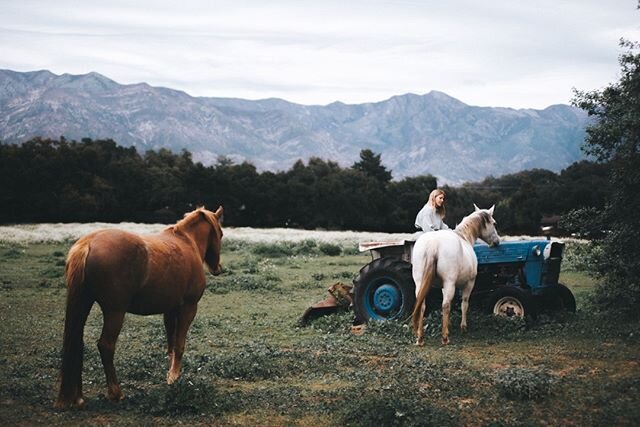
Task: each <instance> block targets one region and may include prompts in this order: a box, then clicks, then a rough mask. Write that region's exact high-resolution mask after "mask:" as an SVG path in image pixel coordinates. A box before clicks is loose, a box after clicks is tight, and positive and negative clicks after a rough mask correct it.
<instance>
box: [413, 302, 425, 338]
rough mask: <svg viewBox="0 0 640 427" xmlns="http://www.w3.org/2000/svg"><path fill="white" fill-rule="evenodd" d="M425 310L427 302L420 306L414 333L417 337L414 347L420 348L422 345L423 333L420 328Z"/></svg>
mask: <svg viewBox="0 0 640 427" xmlns="http://www.w3.org/2000/svg"><path fill="white" fill-rule="evenodd" d="M426 308H427V301H424V302H423V303H422V305H421V306H420V317H419V318H418V330H417V331H416V334H417V335H418V338H417V339H416V345H417V346H420V347H422V346H423V345H424V331H423V330H422V328H423V323H424V312H425V311H426Z"/></svg>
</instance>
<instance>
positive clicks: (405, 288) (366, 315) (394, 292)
mask: <svg viewBox="0 0 640 427" xmlns="http://www.w3.org/2000/svg"><path fill="white" fill-rule="evenodd" d="M353 285H354V288H353V296H354V298H353V305H354V309H355V312H356V323H365V322H368V321H369V320H405V319H406V318H408V317H409V316H410V315H411V313H412V312H413V306H414V304H415V301H416V296H415V285H414V283H413V277H412V276H411V264H410V263H408V262H405V261H402V260H400V259H398V258H393V257H384V258H378V259H375V260H373V261H371V262H370V263H369V264H367V265H365V266H364V267H362V269H360V273H359V274H358V277H356V278H355V279H354V281H353Z"/></svg>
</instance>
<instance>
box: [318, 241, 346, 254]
mask: <svg viewBox="0 0 640 427" xmlns="http://www.w3.org/2000/svg"><path fill="white" fill-rule="evenodd" d="M320 252H322V253H323V254H325V255H328V256H338V255H340V254H341V253H342V248H341V247H340V246H338V245H334V244H333V243H322V244H320Z"/></svg>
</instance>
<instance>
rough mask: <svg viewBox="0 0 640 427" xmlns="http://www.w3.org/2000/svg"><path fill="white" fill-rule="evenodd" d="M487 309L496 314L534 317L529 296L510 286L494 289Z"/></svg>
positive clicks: (509, 316) (511, 316) (522, 317)
mask: <svg viewBox="0 0 640 427" xmlns="http://www.w3.org/2000/svg"><path fill="white" fill-rule="evenodd" d="M489 301H490V303H489V310H490V311H491V312H492V313H493V314H494V315H496V316H503V317H508V318H514V317H519V318H521V319H524V318H526V317H530V318H534V317H535V315H536V313H535V309H534V305H533V302H532V300H531V296H530V295H529V294H528V293H526V292H525V291H523V290H521V289H519V288H515V287H512V286H505V287H502V288H500V289H498V290H496V291H495V292H494V293H493V295H492V296H491V297H490V299H489Z"/></svg>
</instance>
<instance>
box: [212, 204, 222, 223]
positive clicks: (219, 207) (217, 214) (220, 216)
mask: <svg viewBox="0 0 640 427" xmlns="http://www.w3.org/2000/svg"><path fill="white" fill-rule="evenodd" d="M223 214H224V209H223V207H222V205H220V206H218V210H216V212H215V213H214V215H215V216H216V218H218V221H220V222H222V219H223Z"/></svg>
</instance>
